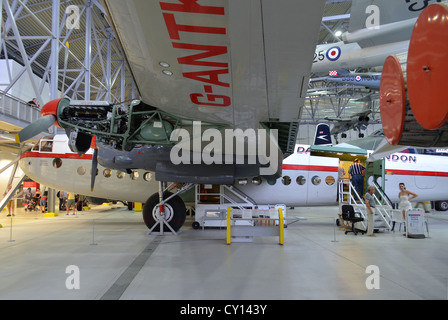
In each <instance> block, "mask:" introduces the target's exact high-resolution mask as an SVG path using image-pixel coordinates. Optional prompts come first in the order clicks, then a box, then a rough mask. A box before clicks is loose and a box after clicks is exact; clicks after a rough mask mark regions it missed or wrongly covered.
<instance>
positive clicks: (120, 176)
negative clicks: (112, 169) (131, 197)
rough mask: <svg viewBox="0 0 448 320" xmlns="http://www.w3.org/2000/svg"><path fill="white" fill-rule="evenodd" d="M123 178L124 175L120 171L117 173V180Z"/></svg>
mask: <svg viewBox="0 0 448 320" xmlns="http://www.w3.org/2000/svg"><path fill="white" fill-rule="evenodd" d="M124 176H125V173H124V172H122V171H117V178H118V179H123V178H124Z"/></svg>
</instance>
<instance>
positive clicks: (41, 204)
mask: <svg viewBox="0 0 448 320" xmlns="http://www.w3.org/2000/svg"><path fill="white" fill-rule="evenodd" d="M47 200H48V191H44V195H43V196H42V198H40V201H39V208H40V212H42V213H45V211H46V208H47Z"/></svg>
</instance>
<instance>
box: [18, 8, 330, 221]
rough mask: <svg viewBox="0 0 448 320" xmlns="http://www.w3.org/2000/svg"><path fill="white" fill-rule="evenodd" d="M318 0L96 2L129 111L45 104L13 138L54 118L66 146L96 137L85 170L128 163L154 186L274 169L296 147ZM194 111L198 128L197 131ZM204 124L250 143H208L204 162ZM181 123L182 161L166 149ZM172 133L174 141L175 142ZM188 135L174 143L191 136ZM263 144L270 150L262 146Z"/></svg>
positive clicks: (219, 180) (84, 147)
mask: <svg viewBox="0 0 448 320" xmlns="http://www.w3.org/2000/svg"><path fill="white" fill-rule="evenodd" d="M325 2H326V1H325V0H314V1H290V0H265V1H258V2H257V1H233V0H220V1H209V0H206V1H198V0H178V1H173V0H167V1H161V0H160V1H157V0H151V1H137V0H134V1H131V0H130V1H121V0H105V1H104V6H105V9H106V13H107V14H106V15H107V19H108V21H109V22H110V24H111V26H112V28H113V30H114V31H115V32H116V36H117V39H118V40H119V42H120V44H121V47H122V48H123V51H124V54H125V56H126V60H127V63H128V64H129V67H130V70H131V72H132V75H133V77H134V80H135V82H136V84H137V87H138V93H139V100H138V101H137V100H135V101H134V102H133V103H131V105H130V106H128V107H126V108H125V109H127V110H126V112H123V110H122V106H112V105H110V104H109V103H107V102H91V101H70V100H69V99H66V98H64V99H60V100H56V101H52V102H49V103H47V104H46V105H44V106H43V108H42V115H43V117H42V118H41V119H39V120H38V121H37V122H35V123H33V124H32V125H30V126H28V127H27V128H25V129H24V130H23V131H21V132H20V133H19V135H18V141H25V140H27V139H29V138H31V137H33V136H35V135H36V134H37V133H40V132H42V131H45V130H46V129H47V128H48V127H50V126H51V125H53V124H56V125H58V126H60V127H62V128H64V129H65V130H66V132H67V134H68V135H69V136H70V140H69V141H70V144H69V145H70V148H71V150H72V151H74V152H77V153H79V154H83V153H85V152H87V151H88V149H89V147H90V145H91V142H92V137H93V136H95V145H96V147H95V148H94V152H93V154H92V163H93V167H92V169H93V170H95V167H96V166H97V165H98V164H99V165H101V166H103V167H105V168H110V169H113V170H121V171H125V172H131V171H135V170H137V169H140V170H143V171H145V172H146V171H150V172H153V173H154V175H155V179H156V180H157V181H159V182H160V185H161V183H162V182H163V181H174V182H184V183H189V182H191V183H216V184H224V183H233V181H234V180H235V179H239V178H252V177H255V176H259V175H264V176H270V177H272V178H275V177H278V176H280V175H281V161H282V158H283V154H287V153H288V152H291V151H293V148H294V142H295V139H296V134H297V130H296V126H294V124H295V123H297V121H298V120H299V119H300V114H301V110H302V107H303V105H304V100H305V97H306V88H307V86H308V82H309V77H310V73H311V66H312V55H313V50H314V48H315V45H316V43H317V41H318V34H319V30H320V22H321V20H322V16H323V12H324V7H325ZM129 17H132V18H129ZM298 90H299V93H298ZM197 121H201V123H200V124H201V125H202V126H201V128H200V129H199V130H198V131H196V132H195V124H196V122H197ZM284 123H287V124H288V125H287V126H283V124H284ZM290 124H291V125H290ZM276 127H280V128H279V129H277V128H276ZM266 128H270V130H266ZM282 128H284V129H282ZM207 129H215V130H216V129H220V130H221V131H220V133H222V134H223V136H225V135H224V130H225V129H229V130H233V131H234V132H235V133H238V132H239V131H238V130H244V132H245V133H248V132H249V131H250V133H254V134H255V137H256V138H255V139H256V140H258V141H255V143H256V144H254V143H252V142H248V141H247V140H246V141H244V139H243V142H241V144H242V145H243V146H244V147H245V148H244V149H243V150H241V149H240V148H233V146H232V145H230V148H229V149H227V148H226V146H227V144H226V143H230V142H229V141H227V142H226V141H222V144H218V143H215V144H214V145H213V150H212V151H209V152H208V156H209V157H211V158H213V163H212V164H210V163H209V162H208V161H207V160H204V158H203V157H202V155H203V153H204V152H202V151H203V150H205V147H207V146H209V147H210V145H209V144H207V143H205V142H207V141H205V140H204V139H203V135H202V132H203V131H206V130H207ZM181 130H186V131H187V134H188V135H189V137H192V139H191V140H192V143H191V145H192V146H191V148H190V150H188V151H185V153H188V156H189V160H191V161H186V162H182V163H180V164H177V163H174V161H173V159H172V153H171V151H172V150H173V148H174V147H175V146H177V145H178V143H177V142H179V140H181V138H182V137H183V136H182V134H183V133H185V132H184V131H181ZM246 130H249V131H246ZM275 130H279V131H280V132H279V137H282V136H283V132H282V130H283V131H285V132H284V133H285V135H286V136H288V138H287V139H284V140H280V139H279V140H278V141H277V139H276V137H275ZM179 132H180V133H179ZM173 133H175V134H178V136H177V138H178V139H176V140H173V138H174V137H173V136H172V134H173ZM207 133H210V131H207ZM213 133H216V131H213ZM170 138H171V139H170ZM232 139H233V138H232ZM185 140H186V141H184V140H183V139H182V141H180V143H184V144H188V145H190V139H187V138H185ZM187 140H188V142H187ZM208 141H210V138H209V140H208ZM282 141H284V143H282ZM213 142H217V141H213ZM257 142H258V143H257ZM255 145H257V148H256V149H255V150H254V149H252V148H250V147H252V146H255ZM261 147H264V148H265V150H266V151H267V152H259V151H260V149H261ZM183 150H186V147H185V149H182V151H183ZM268 150H271V152H269V151H268ZM197 151H198V152H197ZM182 155H184V154H182ZM198 155H199V161H196V159H197V158H196V156H198ZM254 157H255V158H256V159H255V161H252V159H253V158H254ZM92 186H93V185H92ZM160 189H161V188H160ZM159 191H160V190H159ZM149 196H150V193H149V191H148V193H147V198H148V197H149ZM154 196H160V199H159V200H160V201H159V202H160V205H158V203H155V204H154V205H152V206H145V208H147V209H145V210H144V211H145V215H147V216H152V215H153V208H155V209H156V210H159V209H160V210H161V211H162V212H163V210H164V209H165V208H164V199H163V193H162V192H159V193H155V194H154ZM176 197H177V195H176ZM151 199H152V197H150V198H149V199H148V201H149V200H151ZM150 202H151V203H152V200H151V201H150ZM146 211H147V212H146ZM180 211H184V210H180ZM179 215H181V216H185V212H179ZM179 219H182V217H180V218H179Z"/></svg>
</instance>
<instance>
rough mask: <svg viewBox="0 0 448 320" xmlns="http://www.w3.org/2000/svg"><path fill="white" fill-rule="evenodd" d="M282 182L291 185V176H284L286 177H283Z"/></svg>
mask: <svg viewBox="0 0 448 320" xmlns="http://www.w3.org/2000/svg"><path fill="white" fill-rule="evenodd" d="M282 183H283V184H284V185H285V186H288V185H290V184H291V178H290V177H288V176H284V177H283V178H282Z"/></svg>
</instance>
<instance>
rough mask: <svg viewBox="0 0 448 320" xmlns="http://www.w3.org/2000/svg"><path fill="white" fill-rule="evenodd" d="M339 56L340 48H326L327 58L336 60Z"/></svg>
mask: <svg viewBox="0 0 448 320" xmlns="http://www.w3.org/2000/svg"><path fill="white" fill-rule="evenodd" d="M340 56H341V48H339V47H332V48H330V49H328V50H327V59H328V60H330V61H336V60H338V59H339V57H340Z"/></svg>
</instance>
